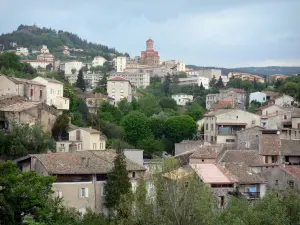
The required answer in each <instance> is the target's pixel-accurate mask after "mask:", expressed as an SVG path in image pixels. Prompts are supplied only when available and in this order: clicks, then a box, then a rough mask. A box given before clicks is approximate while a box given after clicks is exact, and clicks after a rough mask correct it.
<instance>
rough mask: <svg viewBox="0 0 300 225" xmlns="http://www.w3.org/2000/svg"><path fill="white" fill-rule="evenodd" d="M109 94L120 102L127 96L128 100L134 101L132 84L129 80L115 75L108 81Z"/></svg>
mask: <svg viewBox="0 0 300 225" xmlns="http://www.w3.org/2000/svg"><path fill="white" fill-rule="evenodd" d="M107 94H108V96H109V97H111V98H113V99H114V103H115V104H116V103H118V102H119V101H121V100H122V99H124V98H126V99H127V101H128V102H131V101H132V86H131V83H130V81H129V80H126V79H124V78H122V77H114V78H111V79H109V80H108V81H107Z"/></svg>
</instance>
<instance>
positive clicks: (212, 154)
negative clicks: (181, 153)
mask: <svg viewBox="0 0 300 225" xmlns="http://www.w3.org/2000/svg"><path fill="white" fill-rule="evenodd" d="M223 149H224V147H223V145H203V146H201V147H199V148H198V149H197V150H196V151H195V152H194V153H193V154H192V155H191V156H190V158H198V159H199V158H200V159H215V158H217V157H218V155H219V153H220V152H221V151H222V150H223Z"/></svg>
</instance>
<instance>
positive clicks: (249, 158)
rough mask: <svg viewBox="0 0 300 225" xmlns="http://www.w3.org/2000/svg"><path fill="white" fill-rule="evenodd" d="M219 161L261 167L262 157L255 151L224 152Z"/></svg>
mask: <svg viewBox="0 0 300 225" xmlns="http://www.w3.org/2000/svg"><path fill="white" fill-rule="evenodd" d="M220 161H222V162H225V163H245V164H246V165H250V166H251V165H261V164H263V157H262V156H261V155H259V152H258V151H257V150H226V152H225V153H224V155H223V157H222V158H221V159H220Z"/></svg>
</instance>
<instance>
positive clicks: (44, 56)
mask: <svg viewBox="0 0 300 225" xmlns="http://www.w3.org/2000/svg"><path fill="white" fill-rule="evenodd" d="M36 59H37V60H40V61H47V62H50V63H53V62H54V56H53V55H52V54H49V53H48V54H40V55H38V56H37V57H36Z"/></svg>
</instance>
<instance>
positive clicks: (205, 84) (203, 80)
mask: <svg viewBox="0 0 300 225" xmlns="http://www.w3.org/2000/svg"><path fill="white" fill-rule="evenodd" d="M201 83H202V85H203V87H204V88H205V89H209V78H207V77H198V86H199V87H200V86H201Z"/></svg>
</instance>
